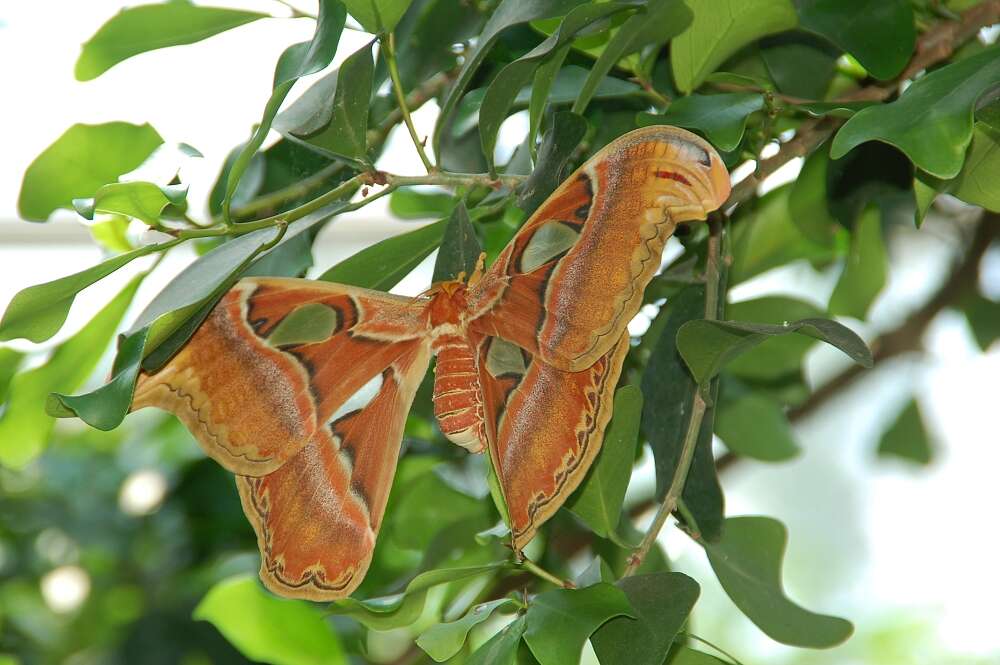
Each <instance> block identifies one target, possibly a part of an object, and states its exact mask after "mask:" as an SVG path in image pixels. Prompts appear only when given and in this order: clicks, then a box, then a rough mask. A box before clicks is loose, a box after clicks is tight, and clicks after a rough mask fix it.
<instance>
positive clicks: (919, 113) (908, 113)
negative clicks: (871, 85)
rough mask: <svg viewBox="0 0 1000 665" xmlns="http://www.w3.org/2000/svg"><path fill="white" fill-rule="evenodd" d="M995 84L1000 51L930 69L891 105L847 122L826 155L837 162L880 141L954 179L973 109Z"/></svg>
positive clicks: (994, 49)
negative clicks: (858, 148)
mask: <svg viewBox="0 0 1000 665" xmlns="http://www.w3.org/2000/svg"><path fill="white" fill-rule="evenodd" d="M997 80H1000V46H991V47H989V48H987V49H985V50H983V51H982V52H980V53H978V54H976V55H973V56H970V57H968V58H966V59H964V60H959V61H957V62H953V63H951V64H949V65H945V66H944V67H941V68H940V69H936V70H934V71H933V72H930V73H929V74H927V75H925V76H922V77H920V78H919V79H917V80H916V81H914V83H913V85H911V86H910V87H908V88H907V89H906V90H905V91H904V92H903V94H902V95H900V97H899V99H897V100H896V101H894V102H891V103H889V104H880V105H878V106H872V107H870V108H866V109H863V110H861V111H859V112H858V113H856V114H855V115H854V116H853V117H851V118H850V119H849V120H848V121H847V123H846V124H845V125H844V126H843V127H841V128H840V131H839V132H837V135H836V136H835V137H834V139H833V144H832V146H831V147H830V155H831V156H832V157H833V158H834V159H839V158H840V157H842V156H844V155H846V154H847V153H848V152H850V150H851V149H853V148H854V147H855V146H858V145H860V144H861V143H864V142H865V141H883V142H885V143H888V144H890V145H894V146H896V147H897V148H899V149H900V150H902V151H903V152H904V153H906V156H907V157H909V158H910V159H911V160H912V161H913V163H914V164H916V165H917V166H918V167H919V168H921V169H923V170H924V171H927V172H928V173H930V174H931V175H933V176H936V177H938V178H954V177H955V176H956V175H958V173H959V171H960V170H961V168H962V163H963V160H964V157H965V151H966V148H967V147H968V145H969V142H970V141H971V140H972V125H973V110H974V107H975V104H976V102H977V101H978V100H979V98H980V97H981V96H982V95H983V94H984V93H985V92H986V91H988V90H990V89H991V88H992V87H993V86H995V84H996V81H997Z"/></svg>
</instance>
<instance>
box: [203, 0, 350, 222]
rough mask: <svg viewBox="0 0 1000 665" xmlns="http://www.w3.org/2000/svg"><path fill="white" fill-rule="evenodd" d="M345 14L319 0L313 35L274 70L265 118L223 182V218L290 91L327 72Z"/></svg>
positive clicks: (335, 0) (333, 2)
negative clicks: (299, 82)
mask: <svg viewBox="0 0 1000 665" xmlns="http://www.w3.org/2000/svg"><path fill="white" fill-rule="evenodd" d="M346 20H347V11H346V9H345V8H344V5H343V4H342V3H341V2H340V0H320V3H319V16H318V18H317V20H316V33H315V34H314V35H313V38H312V39H311V40H310V41H308V42H301V43H299V44H293V45H292V46H289V47H288V48H287V49H285V51H284V53H282V54H281V57H280V58H278V64H277V66H276V67H275V69H274V85H273V87H272V90H271V97H270V98H269V99H268V100H267V104H266V105H265V107H264V115H263V117H262V118H261V121H260V124H259V125H258V126H257V129H256V130H255V131H254V133H253V135H252V136H251V137H250V140H249V141H248V142H247V144H246V145H245V146H243V149H242V150H240V154H239V155H238V156H237V157H236V160H235V161H234V162H233V165H232V168H230V170H229V175H228V177H227V179H226V190H225V196H224V197H223V199H222V214H223V216H224V217H225V218H226V219H229V218H230V208H231V206H232V200H233V195H234V194H235V192H236V188H237V187H238V186H239V184H240V180H241V179H242V178H243V174H244V172H245V171H246V170H247V167H248V166H249V165H250V161H251V160H252V159H253V156H254V155H255V154H256V153H257V150H258V149H259V148H260V146H261V145H262V144H263V143H264V139H265V138H266V137H267V133H268V132H269V131H270V130H271V123H272V122H273V121H274V116H275V115H276V114H277V113H278V109H279V108H280V107H281V103H282V102H283V101H285V97H286V96H287V95H288V92H289V91H290V90H291V89H292V86H293V85H294V84H295V81H297V80H298V79H299V78H300V77H302V76H308V75H309V74H315V73H316V72H318V71H320V70H322V69H324V68H326V66H327V65H329V64H330V62H331V61H332V60H333V56H334V55H335V54H336V52H337V44H338V43H339V42H340V34H341V32H343V30H344V23H345V21H346Z"/></svg>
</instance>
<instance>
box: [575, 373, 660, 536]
mask: <svg viewBox="0 0 1000 665" xmlns="http://www.w3.org/2000/svg"><path fill="white" fill-rule="evenodd" d="M612 413H613V414H614V416H613V418H612V420H611V423H610V424H609V425H608V429H607V432H605V434H604V443H602V444H601V451H600V452H599V453H598V456H597V459H595V460H594V463H593V465H592V466H591V467H590V471H589V472H588V473H587V477H586V478H585V479H584V481H583V483H582V484H581V485H580V488H579V489H578V490H577V491H576V492H575V493H574V494H573V495H572V496H571V497H570V498H569V500H568V501H567V502H566V507H567V508H568V509H569V510H570V512H572V513H573V514H574V515H576V516H577V517H579V518H580V519H581V520H582V521H583V523H584V524H586V525H587V526H588V527H589V528H590V530H591V531H593V532H594V533H596V534H597V535H598V536H600V537H601V538H609V537H610V538H612V539H614V538H616V537H617V536H616V529H617V528H618V522H619V520H620V518H621V512H622V502H623V501H624V500H625V490H626V489H627V488H628V481H629V478H631V476H632V465H633V464H634V463H635V447H636V443H637V442H638V437H639V420H640V417H641V415H642V391H641V390H639V388H637V387H636V386H625V387H623V388H620V389H619V390H618V391H617V392H616V393H615V403H614V410H613V411H612Z"/></svg>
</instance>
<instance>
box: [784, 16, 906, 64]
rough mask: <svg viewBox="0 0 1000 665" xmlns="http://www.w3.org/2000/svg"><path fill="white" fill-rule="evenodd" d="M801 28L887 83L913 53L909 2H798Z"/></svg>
mask: <svg viewBox="0 0 1000 665" xmlns="http://www.w3.org/2000/svg"><path fill="white" fill-rule="evenodd" d="M799 17H800V18H801V20H802V27H803V28H806V29H807V30H812V31H813V32H816V33H818V34H820V35H823V36H824V37H826V38H827V39H829V40H830V41H831V42H833V43H834V44H836V45H837V46H839V47H840V48H842V49H844V50H845V51H847V52H848V53H850V54H851V55H853V56H854V57H855V58H857V60H858V62H860V63H861V66H862V67H864V68H865V69H867V70H868V71H869V72H870V73H871V74H872V75H873V76H874V77H875V78H879V79H882V80H884V81H885V80H889V79H891V78H892V77H894V76H896V75H897V74H899V73H900V72H901V71H903V68H904V67H906V63H908V62H909V61H910V56H911V55H912V54H913V46H914V43H915V41H916V28H915V27H914V25H913V9H912V8H911V7H910V0H801V1H800V2H799Z"/></svg>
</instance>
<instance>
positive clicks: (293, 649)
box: [193, 575, 348, 665]
mask: <svg viewBox="0 0 1000 665" xmlns="http://www.w3.org/2000/svg"><path fill="white" fill-rule="evenodd" d="M323 614H324V613H323V611H322V610H320V609H319V608H318V607H316V606H315V605H312V604H310V603H307V602H305V601H302V600H288V599H285V598H278V597H276V596H273V595H271V594H270V593H268V592H267V591H265V590H264V589H263V588H262V587H261V586H260V583H259V582H258V581H257V580H256V579H255V578H253V577H250V576H248V575H240V576H237V577H230V578H228V579H225V580H222V581H221V582H219V583H217V584H216V585H215V586H213V587H212V588H211V589H209V591H208V593H207V594H206V595H205V597H204V598H203V599H202V600H201V602H200V603H198V606H197V607H196V608H195V609H194V613H193V617H194V618H195V619H197V620H199V621H208V622H209V623H211V624H212V625H214V626H215V627H216V628H218V630H219V632H220V633H222V634H223V636H225V638H226V639H227V640H229V642H230V643H231V644H232V645H233V646H234V647H236V648H237V649H238V650H239V651H240V653H242V654H243V655H244V656H246V657H247V658H249V659H251V660H254V661H259V662H265V663H272V664H273V665H339V664H341V663H343V664H344V665H347V662H348V661H347V656H345V655H344V649H343V647H342V646H341V645H340V639H339V638H338V637H337V633H336V632H335V631H334V630H333V627H332V626H330V625H329V624H328V623H327V622H326V620H325V619H324V617H323Z"/></svg>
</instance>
